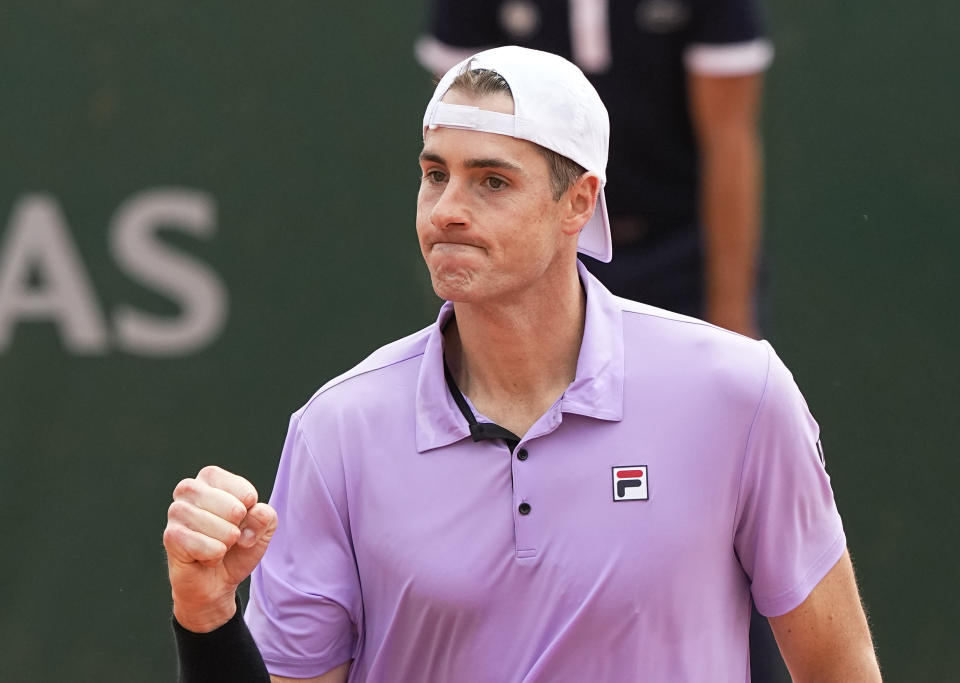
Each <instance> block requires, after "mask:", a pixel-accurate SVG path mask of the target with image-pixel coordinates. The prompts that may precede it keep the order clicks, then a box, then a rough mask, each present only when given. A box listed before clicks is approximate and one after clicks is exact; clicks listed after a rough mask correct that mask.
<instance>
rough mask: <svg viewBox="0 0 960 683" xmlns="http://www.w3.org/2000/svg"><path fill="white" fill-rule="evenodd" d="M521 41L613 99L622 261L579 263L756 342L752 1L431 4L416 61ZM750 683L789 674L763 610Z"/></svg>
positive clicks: (758, 55) (757, 41)
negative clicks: (563, 61) (558, 59)
mask: <svg viewBox="0 0 960 683" xmlns="http://www.w3.org/2000/svg"><path fill="white" fill-rule="evenodd" d="M508 44H512V45H520V46H523V47H530V48H535V49H539V50H546V51H549V52H553V53H555V54H559V55H561V56H563V57H566V58H567V59H570V60H571V61H573V62H574V63H575V64H577V65H578V66H579V67H580V68H581V69H582V70H583V71H584V73H585V74H586V75H587V77H588V78H589V79H590V81H591V83H593V85H594V87H595V88H596V89H597V91H598V92H599V93H600V97H601V99H602V100H603V101H604V103H605V104H606V105H607V109H608V111H609V113H610V124H611V147H610V148H611V153H610V160H609V166H608V182H607V187H606V191H607V193H608V194H607V196H608V197H609V201H610V206H611V207H612V210H613V214H612V215H611V217H610V224H611V232H612V235H613V243H614V259H613V260H612V261H611V262H610V263H603V262H601V261H599V260H597V259H594V258H591V257H589V256H582V255H581V257H580V258H581V260H583V261H584V263H585V264H586V266H587V267H588V268H589V269H590V271H591V272H592V273H593V274H594V275H596V276H597V277H598V278H599V279H600V280H601V282H603V283H604V284H605V285H606V286H607V287H608V288H609V289H610V290H611V291H612V292H613V293H614V294H618V295H620V296H623V297H626V298H628V299H633V300H635V301H642V302H644V303H647V304H651V305H653V306H658V307H660V308H666V309H668V310H672V311H676V312H679V313H684V314H686V315H692V316H695V317H698V318H703V319H705V320H708V321H709V322H712V323H714V324H716V325H719V326H721V327H725V328H727V329H730V330H733V331H735V332H739V333H741V334H745V335H747V336H750V337H755V338H759V337H760V336H761V335H762V325H761V323H760V318H761V317H763V313H764V310H763V309H764V305H765V304H764V297H763V291H762V290H763V282H762V279H761V277H760V264H761V257H760V253H761V244H760V243H761V217H760V205H761V197H762V191H761V143H760V137H759V130H758V115H759V104H760V99H761V79H762V74H763V72H764V71H765V70H766V68H767V67H768V66H769V64H770V62H771V59H772V57H773V49H772V46H771V45H770V42H769V41H768V40H767V38H766V36H765V34H764V30H763V25H762V21H761V14H760V11H759V8H758V6H757V2H756V0H567V1H561V0H493V1H490V2H482V3H464V2H457V1H456V0H430V4H429V9H428V18H427V29H426V33H425V34H424V35H422V36H421V37H420V39H419V40H418V41H417V44H416V55H417V58H418V60H419V61H420V63H421V64H422V65H423V66H424V67H425V68H426V69H428V70H429V71H431V72H433V73H434V74H435V75H437V76H439V75H441V74H443V73H445V72H446V71H447V69H449V68H450V67H451V66H453V65H454V64H456V63H458V62H460V61H461V60H462V59H464V58H465V57H467V56H469V55H471V54H473V53H474V52H476V51H477V50H479V49H483V48H486V47H493V46H496V45H508ZM751 652H752V657H753V673H754V680H756V681H766V682H769V683H774V682H775V681H785V680H787V673H786V670H785V669H784V667H783V666H782V664H781V662H780V655H779V652H778V651H777V647H776V643H775V641H774V639H773V635H772V633H771V632H770V629H769V627H768V626H767V622H766V619H763V618H761V617H760V615H759V614H757V613H755V614H754V619H753V626H752V631H751Z"/></svg>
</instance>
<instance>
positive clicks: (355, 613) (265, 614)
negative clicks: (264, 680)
mask: <svg viewBox="0 0 960 683" xmlns="http://www.w3.org/2000/svg"><path fill="white" fill-rule="evenodd" d="M300 417H301V415H300V414H299V413H298V414H295V415H294V416H293V418H292V419H291V421H290V428H289V431H288V433H287V439H286V442H285V444H284V447H283V453H282V455H281V458H280V466H279V468H278V470H277V479H276V483H275V485H274V489H273V494H272V495H271V497H270V504H271V505H272V506H273V507H274V508H275V509H276V511H277V516H278V518H279V523H278V526H277V531H276V533H275V534H274V537H273V539H272V540H271V542H270V546H269V547H268V549H267V552H266V554H265V555H264V557H263V560H262V561H261V562H260V564H259V565H258V566H257V568H256V570H254V572H253V575H252V578H251V584H250V605H249V607H248V609H247V612H246V615H245V617H246V620H247V624H248V626H249V628H250V631H251V632H252V633H253V636H254V638H255V640H256V642H257V646H258V647H259V648H260V652H261V654H262V655H263V660H264V662H265V663H266V665H267V669H268V670H269V671H270V673H271V674H275V675H279V676H287V677H290V678H310V677H314V676H319V675H321V674H323V673H325V672H327V671H329V670H330V669H333V668H334V667H336V666H338V665H340V664H343V663H344V662H346V661H348V660H350V659H353V658H355V657H356V654H357V651H358V649H359V646H360V643H359V638H358V634H359V633H362V632H363V627H362V616H363V610H362V600H361V594H360V582H359V578H358V575H357V567H356V561H355V559H354V554H353V544H352V540H351V535H350V525H349V518H348V512H347V505H346V496H345V492H344V491H345V489H344V485H343V470H342V466H340V465H339V463H340V462H341V461H340V459H339V452H338V450H339V449H338V447H337V443H338V441H337V439H336V438H330V439H325V440H324V443H323V459H322V460H320V459H318V458H316V457H315V456H314V452H313V451H312V450H311V445H310V444H308V443H307V437H306V435H305V434H304V432H303V430H302V428H301V424H300Z"/></svg>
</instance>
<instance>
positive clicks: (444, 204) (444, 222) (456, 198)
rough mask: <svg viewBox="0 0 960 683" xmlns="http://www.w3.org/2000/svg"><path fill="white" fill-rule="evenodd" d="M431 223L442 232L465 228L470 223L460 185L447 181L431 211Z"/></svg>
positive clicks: (450, 180) (451, 180) (453, 181)
mask: <svg viewBox="0 0 960 683" xmlns="http://www.w3.org/2000/svg"><path fill="white" fill-rule="evenodd" d="M430 222H431V223H432V224H433V226H434V227H435V228H438V229H440V230H449V229H456V228H464V227H466V226H467V225H468V224H469V223H470V220H469V213H468V211H467V208H466V205H465V203H464V197H463V188H462V187H461V185H460V183H458V182H457V181H455V180H453V179H449V180H447V182H446V184H445V185H444V187H443V190H442V191H441V192H440V196H439V197H438V198H437V201H436V203H435V204H434V205H433V208H432V209H431V210H430Z"/></svg>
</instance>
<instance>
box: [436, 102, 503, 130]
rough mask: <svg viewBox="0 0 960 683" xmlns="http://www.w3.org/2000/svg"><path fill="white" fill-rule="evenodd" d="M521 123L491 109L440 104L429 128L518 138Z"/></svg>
mask: <svg viewBox="0 0 960 683" xmlns="http://www.w3.org/2000/svg"><path fill="white" fill-rule="evenodd" d="M519 124H520V121H519V120H518V118H517V117H516V116H514V115H513V114H503V113H501V112H498V111H490V110H489V109H480V108H479V107H471V106H468V105H465V104H448V103H447V102H438V103H437V107H436V109H434V111H433V115H432V116H430V117H429V120H428V121H427V126H429V127H430V128H437V127H439V126H443V127H445V128H464V129H467V130H476V131H480V132H483V133H497V134H498V135H509V136H510V137H518V135H517V133H518V127H519Z"/></svg>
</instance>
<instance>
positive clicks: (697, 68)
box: [683, 0, 773, 76]
mask: <svg viewBox="0 0 960 683" xmlns="http://www.w3.org/2000/svg"><path fill="white" fill-rule="evenodd" d="M694 7H695V11H694V15H693V21H692V22H691V27H690V34H689V39H688V45H687V48H686V50H685V51H684V55H683V59H684V63H685V65H686V67H687V69H688V70H690V71H692V72H694V73H698V74H702V75H707V76H711V75H712V76H740V75H747V74H752V73H759V72H761V71H764V70H765V69H766V68H767V67H768V66H769V65H770V62H771V61H773V46H772V45H771V43H770V41H769V40H768V39H767V37H766V35H765V32H764V25H763V17H762V14H761V12H760V8H759V6H758V4H757V2H756V0H698V1H697V2H696V3H695V4H694Z"/></svg>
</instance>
